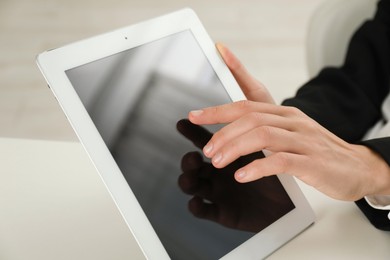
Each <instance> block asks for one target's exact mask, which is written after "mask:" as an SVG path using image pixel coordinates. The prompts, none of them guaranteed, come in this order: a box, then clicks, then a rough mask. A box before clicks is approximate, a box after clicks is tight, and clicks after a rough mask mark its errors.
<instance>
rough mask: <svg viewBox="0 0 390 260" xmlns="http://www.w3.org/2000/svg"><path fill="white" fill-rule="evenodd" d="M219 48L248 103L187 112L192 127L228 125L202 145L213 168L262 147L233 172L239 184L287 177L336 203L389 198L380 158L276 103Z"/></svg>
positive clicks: (387, 172) (387, 171)
mask: <svg viewBox="0 0 390 260" xmlns="http://www.w3.org/2000/svg"><path fill="white" fill-rule="evenodd" d="M217 48H218V50H219V52H220V54H221V56H222V58H223V59H224V61H225V63H226V64H227V66H228V67H229V69H230V71H231V72H232V74H233V76H234V77H235V79H236V80H237V82H238V84H239V85H240V87H241V89H242V91H243V92H244V94H245V96H246V98H247V100H245V101H238V102H234V103H230V104H225V105H221V106H216V107H208V108H203V109H201V110H196V111H191V112H190V113H189V116H188V118H189V120H190V121H191V122H192V123H193V124H197V125H209V124H227V125H226V126H225V127H223V128H222V129H221V130H219V131H218V132H216V133H215V134H214V135H213V136H212V138H211V139H210V141H209V142H208V143H207V144H206V145H205V146H204V147H203V153H204V155H205V156H206V157H208V158H210V159H211V162H212V164H213V166H214V167H216V168H218V169H220V168H223V167H225V166H227V165H229V164H230V163H232V162H234V161H235V160H237V159H238V158H239V157H241V156H245V155H248V154H251V153H254V152H256V151H261V150H264V149H265V150H267V151H269V152H270V153H271V154H270V155H269V156H267V157H266V158H263V159H258V160H255V161H253V162H251V163H249V164H247V165H245V166H243V167H242V168H240V169H238V170H237V171H236V172H235V174H234V177H235V179H236V180H237V181H238V182H241V183H246V182H251V181H254V180H257V179H260V178H262V177H265V176H271V175H275V174H281V173H286V174H290V175H293V176H296V177H297V178H299V179H300V180H302V181H303V182H305V183H307V184H308V185H310V186H312V187H314V188H316V189H317V190H319V191H320V192H322V193H324V194H326V195H328V196H329V197H332V198H335V199H339V200H347V201H354V200H358V199H360V198H362V197H364V196H366V195H389V194H390V168H389V166H388V164H387V163H386V162H385V161H384V160H383V159H382V157H380V156H379V155H378V154H377V153H375V152H374V151H372V150H371V149H369V148H367V147H366V146H363V145H356V144H350V143H347V142H345V141H344V140H342V139H340V138H338V137H337V136H336V135H334V134H332V133H331V132H329V131H328V130H327V129H325V128H324V127H322V126H321V125H320V124H318V123H317V122H316V121H314V120H313V119H311V118H310V117H308V116H307V115H305V114H304V113H303V112H302V111H300V110H299V109H297V108H294V107H286V106H280V105H276V104H275V102H274V100H273V98H272V97H271V95H270V94H269V92H268V91H267V89H266V88H265V87H264V86H263V85H262V84H261V83H260V82H258V81H257V80H256V79H255V78H254V77H253V76H251V75H250V74H249V73H248V71H247V70H246V69H245V67H244V66H243V65H242V64H241V62H240V61H239V60H238V59H237V57H236V56H235V55H234V54H233V53H232V52H231V51H230V50H229V49H228V48H226V47H225V46H223V45H222V44H217Z"/></svg>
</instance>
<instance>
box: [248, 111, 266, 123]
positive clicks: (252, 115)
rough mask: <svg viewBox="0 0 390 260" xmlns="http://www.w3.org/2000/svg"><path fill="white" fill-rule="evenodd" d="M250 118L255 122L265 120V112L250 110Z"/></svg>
mask: <svg viewBox="0 0 390 260" xmlns="http://www.w3.org/2000/svg"><path fill="white" fill-rule="evenodd" d="M248 118H249V120H250V121H253V122H261V121H262V120H263V114H262V113H259V112H250V113H249V114H248Z"/></svg>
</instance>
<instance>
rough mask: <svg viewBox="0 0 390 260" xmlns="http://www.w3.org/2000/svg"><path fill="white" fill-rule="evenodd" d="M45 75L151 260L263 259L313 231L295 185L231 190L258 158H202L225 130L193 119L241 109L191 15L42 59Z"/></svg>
mask: <svg viewBox="0 0 390 260" xmlns="http://www.w3.org/2000/svg"><path fill="white" fill-rule="evenodd" d="M38 65H39V67H40V69H41V71H42V73H43V75H44V77H45V78H46V80H47V82H48V85H49V87H50V88H51V90H52V91H53V93H54V95H55V96H56V98H57V99H58V102H59V104H60V105H61V107H62V109H63V111H64V112H65V114H66V116H67V118H68V119H69V122H70V123H71V125H72V126H73V128H74V130H75V132H76V134H77V136H78V137H79V139H80V142H81V143H82V144H83V146H84V148H85V150H86V152H87V153H88V154H89V156H90V158H91V161H92V162H93V164H94V165H95V167H96V169H97V171H98V173H99V174H100V176H101V178H102V180H103V181H104V183H105V185H106V186H107V189H108V191H109V192H110V194H111V195H112V198H113V200H114V201H115V203H116V205H117V206H118V209H119V211H120V212H121V214H122V216H123V218H124V220H125V221H126V223H127V225H128V228H129V229H130V230H131V232H132V234H133V235H134V237H135V239H136V240H137V242H138V244H139V247H140V248H141V249H142V251H143V253H144V255H145V258H146V259H169V258H170V259H186V260H188V259H197V260H199V259H218V258H226V259H261V258H264V257H266V256H267V255H269V254H270V253H272V252H273V251H274V250H276V249H277V248H278V247H280V246H282V245H283V244H284V243H286V242H287V241H288V240H290V239H292V238H293V237H294V236H296V235H297V234H298V233H300V232H301V231H302V230H304V229H305V228H306V227H308V226H309V225H310V224H311V223H313V221H314V215H313V212H312V210H311V208H310V206H309V205H308V203H307V201H306V199H305V198H304V196H303V194H302V193H301V191H300V189H299V188H298V186H297V184H296V183H295V181H294V179H293V178H292V177H290V176H287V175H280V176H278V177H271V178H264V179H262V180H259V181H256V182H252V183H249V184H239V183H237V182H235V181H234V179H233V177H232V174H231V173H232V171H234V167H238V166H237V165H238V164H240V163H241V164H242V163H245V162H248V161H249V160H253V159H254V158H256V159H257V158H258V156H259V154H254V155H251V157H249V156H247V157H245V158H241V159H240V160H239V161H238V162H235V163H234V164H233V165H231V166H229V167H227V168H226V169H222V170H218V171H217V170H216V169H214V168H212V166H211V165H210V164H209V162H208V161H207V160H205V159H204V158H202V157H201V153H200V151H201V150H200V148H201V147H202V145H204V144H205V142H206V141H207V140H208V139H209V138H210V136H211V134H212V132H213V131H215V129H216V128H217V127H218V126H214V127H199V126H198V127H197V126H195V125H192V124H191V123H189V121H187V120H185V119H186V118H187V115H188V112H189V111H191V110H194V109H199V108H203V107H208V106H213V105H218V104H223V103H227V102H231V101H237V100H242V99H244V98H245V97H244V95H243V93H242V92H241V90H240V88H239V86H238V85H237V83H236V82H235V80H234V78H233V77H232V75H231V73H230V71H229V70H228V68H227V66H226V65H225V64H224V63H223V61H222V59H221V57H220V56H219V54H218V52H217V50H216V48H215V45H214V43H213V42H212V40H211V39H210V38H209V36H208V35H207V33H206V31H205V29H204V28H203V26H202V25H201V23H200V21H199V19H198V18H197V16H196V15H195V13H194V12H193V11H192V10H190V9H184V10H180V11H177V12H174V13H171V14H168V15H165V16H161V17H158V18H155V19H152V20H149V21H146V22H143V23H140V24H136V25H133V26H130V27H127V28H123V29H119V30H116V31H113V32H110V33H106V34H103V35H100V36H96V37H93V38H90V39H87V40H83V41H80V42H76V43H73V44H70V45H67V46H65V47H61V48H58V49H54V50H50V51H47V52H44V53H42V54H40V55H39V56H38ZM183 119H184V120H183ZM235 164H237V165H235ZM194 165H195V166H194Z"/></svg>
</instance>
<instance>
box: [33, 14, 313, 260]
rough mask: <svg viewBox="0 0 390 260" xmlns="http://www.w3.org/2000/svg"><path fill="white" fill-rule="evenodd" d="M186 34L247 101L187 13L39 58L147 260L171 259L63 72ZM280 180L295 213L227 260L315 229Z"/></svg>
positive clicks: (259, 253)
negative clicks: (191, 35) (310, 226)
mask: <svg viewBox="0 0 390 260" xmlns="http://www.w3.org/2000/svg"><path fill="white" fill-rule="evenodd" d="M184 30H191V32H192V34H193V35H194V37H195V38H196V40H197V41H198V43H199V46H200V47H201V49H202V50H203V52H204V54H205V56H206V57H207V59H208V60H209V62H210V64H211V66H212V67H213V68H214V70H215V72H216V74H217V75H218V77H219V79H220V80H221V82H222V84H223V85H224V87H225V89H226V91H227V92H228V94H229V96H230V97H231V99H232V100H233V101H238V100H243V99H245V96H244V95H243V93H242V91H241V90H240V87H239V86H238V84H237V83H236V81H235V80H234V78H233V76H232V74H231V73H230V71H229V69H228V68H227V66H226V65H225V64H224V62H223V60H222V59H221V57H220V56H219V54H218V51H217V50H216V48H215V45H214V43H213V41H212V40H211V39H210V37H209V36H208V34H207V33H206V31H205V29H204V28H203V26H202V24H201V22H200V21H199V19H198V17H197V16H196V14H195V13H194V12H193V11H192V10H191V9H183V10H180V11H177V12H174V13H171V14H168V15H164V16H161V17H158V18H155V19H152V20H148V21H146V22H142V23H139V24H136V25H132V26H129V27H126V28H122V29H119V30H116V31H113V32H109V33H106V34H103V35H99V36H96V37H93V38H90V39H86V40H83V41H79V42H76V43H73V44H70V45H67V46H64V47H61V48H58V49H54V50H50V51H47V52H44V53H42V54H40V55H39V56H38V58H37V63H38V66H39V68H40V70H41V71H42V73H43V75H44V77H45V78H46V81H47V83H48V85H49V86H50V87H51V90H52V92H53V93H54V95H55V96H56V98H57V100H58V102H59V104H60V106H61V107H62V109H63V111H64V113H65V115H66V116H67V118H68V120H69V122H70V124H71V125H72V127H73V129H74V131H75V132H76V134H77V136H78V138H79V139H80V142H81V143H82V145H83V146H84V148H85V150H86V152H87V153H88V155H89V157H90V159H91V161H92V162H93V164H94V166H95V167H96V170H97V171H98V173H99V174H100V176H101V178H102V180H103V182H104V183H105V185H106V187H107V190H108V191H109V192H110V194H111V196H112V198H113V200H114V202H115V203H116V205H117V207H118V209H119V211H120V212H121V214H122V216H123V218H124V220H125V221H126V223H127V225H128V227H129V229H130V230H131V232H132V234H133V235H134V237H135V239H136V240H137V242H138V244H139V246H140V248H141V249H142V251H143V252H144V254H145V257H146V258H147V259H169V256H168V254H167V253H166V251H165V249H164V247H163V245H162V244H161V242H160V240H159V239H158V237H157V235H156V233H155V231H154V230H153V228H152V226H151V224H150V223H149V221H148V219H147V217H146V216H145V214H144V212H143V210H142V208H141V207H140V205H139V203H138V202H137V199H136V198H135V196H134V195H133V193H132V191H131V189H130V188H129V186H128V184H127V182H126V180H125V178H124V177H123V175H122V173H121V171H120V169H119V167H118V166H117V164H116V162H115V160H114V159H113V157H112V156H111V153H110V151H109V150H108V148H107V147H106V145H105V143H104V141H103V139H102V138H101V136H100V134H99V132H98V131H97V129H96V127H95V126H94V124H93V122H92V120H91V118H90V116H89V115H88V113H87V111H86V109H85V108H84V106H83V104H82V102H81V101H80V99H79V97H78V95H77V94H76V92H75V90H74V89H73V87H72V85H71V83H70V81H69V79H68V77H67V76H66V74H65V71H67V70H69V69H72V68H74V67H77V66H80V65H83V64H86V63H89V62H92V61H95V60H98V59H101V58H104V57H107V56H110V55H113V54H116V53H119V52H121V51H125V50H127V49H130V48H133V47H136V46H140V45H142V44H145V43H148V42H151V41H154V40H156V39H160V38H163V37H165V36H168V35H171V34H174V33H177V32H180V31H184ZM278 177H279V179H280V181H281V182H282V184H283V186H284V188H285V189H286V191H287V193H288V194H289V196H290V198H291V199H292V201H293V203H294V205H295V209H294V210H292V211H291V212H289V213H288V214H286V215H285V216H283V217H282V218H281V219H279V220H278V221H276V222H275V223H273V224H272V225H270V226H269V227H267V228H266V229H264V230H263V231H261V232H260V233H258V234H256V235H255V236H253V237H252V238H251V239H249V240H248V241H246V242H245V243H244V244H242V245H241V246H239V247H237V248H236V249H234V250H233V251H231V252H230V253H229V254H227V255H226V256H225V257H224V259H225V258H226V259H246V258H247V259H258V258H264V257H266V256H267V255H269V254H270V253H272V252H273V251H274V250H276V249H277V248H278V247H280V246H282V245H283V244H284V243H286V242H287V241H288V240H290V239H292V238H293V237H294V236H296V235H297V234H298V233H300V232H301V231H302V230H304V229H305V228H306V227H308V226H309V225H310V224H311V223H313V221H314V213H313V211H312V209H311V208H310V206H309V204H308V202H307V201H306V199H305V198H304V196H303V194H302V192H301V191H300V189H299V187H298V185H297V184H296V182H295V180H294V179H293V177H291V176H288V175H280V176H278Z"/></svg>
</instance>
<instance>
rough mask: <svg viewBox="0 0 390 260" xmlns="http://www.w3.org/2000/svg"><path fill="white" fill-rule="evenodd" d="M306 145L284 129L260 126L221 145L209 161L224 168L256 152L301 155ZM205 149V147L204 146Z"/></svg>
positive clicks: (217, 166)
mask: <svg viewBox="0 0 390 260" xmlns="http://www.w3.org/2000/svg"><path fill="white" fill-rule="evenodd" d="M306 147H307V145H306V144H305V142H301V141H300V138H299V134H297V133H295V132H289V131H287V130H285V129H281V128H277V127H270V126H260V127H257V128H255V129H253V130H251V131H250V132H248V133H245V134H243V135H241V136H239V137H237V138H235V139H233V140H231V141H230V142H228V143H226V144H222V147H221V148H220V149H219V150H216V151H214V153H215V155H214V156H213V157H212V159H211V161H212V164H213V165H214V167H216V168H224V167H225V166H227V165H228V164H230V163H232V162H234V161H235V160H237V159H238V158H240V157H241V156H244V155H247V154H251V153H254V152H256V151H261V150H264V149H266V150H268V151H271V152H291V153H297V154H300V153H303V152H304V151H305V148H306ZM206 148H207V146H206Z"/></svg>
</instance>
